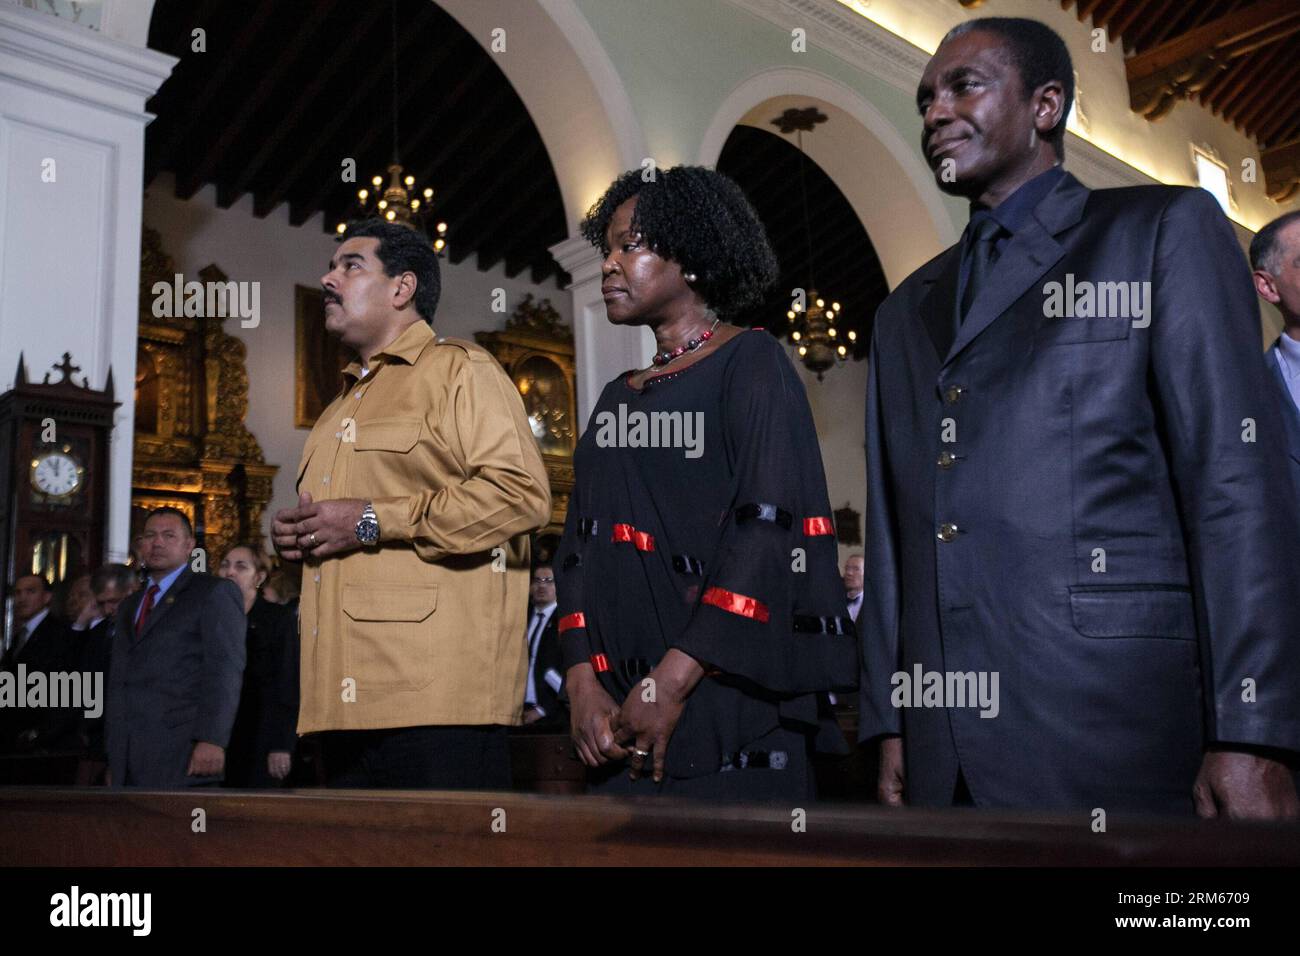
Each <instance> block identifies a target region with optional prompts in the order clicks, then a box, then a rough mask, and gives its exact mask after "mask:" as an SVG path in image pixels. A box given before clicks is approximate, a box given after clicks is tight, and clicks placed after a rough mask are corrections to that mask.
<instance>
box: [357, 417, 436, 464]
mask: <svg viewBox="0 0 1300 956" xmlns="http://www.w3.org/2000/svg"><path fill="white" fill-rule="evenodd" d="M423 424H424V423H423V422H421V421H420V419H418V418H376V419H372V420H371V421H368V422H357V423H356V424H355V428H356V441H355V442H354V445H355V447H356V450H357V451H367V452H385V451H386V452H391V453H393V454H397V455H405V454H406V453H407V452H408V451H410V450H411V449H412V448H414V447H415V443H416V442H417V441H419V440H420V428H421V426H422V425H423Z"/></svg>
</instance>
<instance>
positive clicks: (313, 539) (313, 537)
mask: <svg viewBox="0 0 1300 956" xmlns="http://www.w3.org/2000/svg"><path fill="white" fill-rule="evenodd" d="M307 540H308V541H310V542H311V543H312V544H315V543H316V532H315V531H313V532H312V533H311V534H309V535H307Z"/></svg>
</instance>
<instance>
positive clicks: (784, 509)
mask: <svg viewBox="0 0 1300 956" xmlns="http://www.w3.org/2000/svg"><path fill="white" fill-rule="evenodd" d="M582 230H583V233H584V235H585V236H586V237H587V239H589V240H590V241H591V242H592V244H593V245H596V246H598V247H599V248H600V249H601V250H602V252H604V253H605V262H604V266H603V277H604V278H603V283H602V291H603V293H604V299H605V309H606V312H607V314H608V317H609V320H610V321H611V322H614V323H616V324H619V325H648V326H649V327H650V328H651V329H652V330H653V331H654V334H655V340H656V343H657V348H658V352H657V354H656V355H655V360H654V365H653V366H652V367H651V368H648V369H642V370H640V371H630V372H627V373H625V374H623V375H620V376H619V377H618V378H616V379H615V380H614V381H612V382H610V383H609V384H608V385H606V386H605V389H604V391H603V392H602V394H601V397H600V400H599V402H598V403H597V405H596V408H595V409H594V410H593V413H592V417H591V419H590V421H589V423H588V425H587V429H586V431H585V432H584V433H583V436H582V440H581V441H580V442H579V444H578V449H577V452H576V454H575V457H574V465H575V470H576V475H575V479H576V480H575V486H574V490H573V493H572V496H571V497H570V500H569V510H568V517H567V519H566V522H565V529H564V537H563V539H562V541H561V543H560V548H559V552H558V554H557V569H558V573H557V575H556V578H557V586H558V589H559V608H558V609H557V611H556V613H557V614H558V615H559V616H560V622H559V631H560V643H561V649H562V652H563V655H564V667H565V675H566V683H567V688H568V694H569V698H570V703H571V714H572V723H571V727H572V735H573V739H574V742H575V744H576V745H577V749H578V752H579V755H580V756H581V757H582V759H583V761H584V762H585V763H586V764H587V765H588V766H589V767H591V768H592V771H591V772H590V782H591V789H592V790H594V791H596V792H601V793H666V794H676V795H682V796H696V797H705V798H710V799H730V800H760V799H785V798H790V799H806V798H808V797H810V796H811V795H812V792H811V791H812V772H811V763H810V759H809V751H810V749H811V742H812V740H813V739H814V738H815V735H816V731H817V727H818V720H819V718H818V707H817V695H818V694H819V693H821V692H824V691H828V690H846V689H849V688H852V687H853V686H854V685H855V684H856V683H857V675H858V670H857V650H856V647H857V645H856V643H855V640H854V638H853V624H852V621H851V620H850V618H849V616H848V610H847V607H846V601H845V593H844V585H843V583H842V581H841V579H840V576H839V572H838V568H837V550H836V544H835V535H834V530H833V528H832V525H831V512H830V505H829V502H828V500H827V493H826V478H825V474H824V472H823V469H822V460H821V451H820V449H819V447H818V444H817V433H816V431H815V429H814V426H813V420H812V415H811V413H810V411H809V408H808V401H807V397H806V395H805V393H804V389H803V385H802V383H801V382H800V381H799V378H798V376H797V375H796V374H795V371H794V368H793V367H792V366H791V364H790V361H789V359H788V358H787V356H786V354H785V351H784V350H783V349H782V347H781V345H780V344H779V343H778V342H777V341H776V340H775V339H774V338H773V337H772V336H771V335H769V334H768V333H767V332H764V331H762V330H757V329H755V330H745V329H743V328H741V327H739V326H736V325H731V324H726V323H724V322H723V321H722V320H723V319H724V318H729V317H732V316H736V315H739V314H741V313H743V312H744V311H745V310H746V309H749V308H752V307H753V306H756V305H757V304H759V302H760V301H761V300H762V296H763V293H764V291H765V290H766V289H767V288H768V287H770V286H771V285H772V283H773V282H774V281H775V279H776V276H777V268H776V260H775V257H774V256H773V254H772V250H771V248H770V246H769V245H768V242H767V237H766V234H765V232H764V230H763V226H762V224H761V223H760V222H759V220H758V218H757V216H756V215H755V213H754V210H753V208H752V207H751V206H750V204H749V202H748V201H747V200H746V199H745V196H744V194H743V193H742V192H741V191H740V188H739V187H738V186H736V184H735V183H734V182H732V181H731V180H730V179H728V178H727V177H725V176H723V175H721V174H719V173H716V172H714V171H712V170H708V169H704V168H702V167H676V168H673V169H668V170H659V171H657V172H656V175H655V178H654V179H653V180H652V181H650V182H645V181H643V179H642V174H641V170H634V171H632V172H629V173H626V174H625V175H623V176H622V177H621V178H619V179H618V180H617V181H615V182H614V184H613V185H612V186H611V187H610V189H609V190H608V192H606V193H605V195H604V197H603V198H602V199H601V200H600V201H599V202H598V203H597V204H596V205H595V206H593V207H592V209H591V211H590V213H588V216H587V218H586V219H585V220H584V221H583V224H582Z"/></svg>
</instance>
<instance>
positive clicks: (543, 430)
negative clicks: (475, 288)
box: [474, 294, 578, 535]
mask: <svg viewBox="0 0 1300 956" xmlns="http://www.w3.org/2000/svg"><path fill="white" fill-rule="evenodd" d="M474 339H475V341H477V342H478V343H479V345H481V346H483V347H484V348H485V349H487V350H488V351H489V352H491V353H492V354H493V355H494V356H495V357H496V360H497V361H498V362H500V363H501V366H502V368H504V369H505V370H506V374H507V375H509V376H510V380H511V381H513V382H514V383H515V387H516V388H517V389H519V393H520V396H521V397H522V398H523V401H524V408H525V409H526V410H527V412H528V418H529V424H530V425H531V426H532V428H533V432H534V435H535V436H536V437H537V440H538V445H539V448H540V449H541V452H542V461H543V462H545V464H546V476H547V478H548V480H549V482H550V486H551V521H550V523H549V524H548V525H547V526H546V527H544V528H542V529H541V530H540V531H539V532H538V533H539V534H542V535H546V534H560V533H561V532H562V531H563V530H564V516H565V513H566V512H567V510H568V507H569V492H570V491H572V490H573V448H574V445H575V444H576V443H577V428H576V425H577V420H578V402H577V384H576V383H577V369H576V363H575V361H574V350H573V333H572V331H571V330H570V329H569V328H568V327H567V326H565V325H563V324H561V322H560V317H559V313H557V312H556V311H555V309H554V308H553V307H552V306H551V303H550V301H549V300H547V299H543V300H542V301H541V302H534V301H533V297H532V295H531V294H529V295H526V296H524V300H523V302H521V303H520V305H519V307H518V308H517V309H515V311H514V314H513V315H512V316H511V317H510V319H509V320H508V321H507V323H506V329H505V331H503V332H475V333H474Z"/></svg>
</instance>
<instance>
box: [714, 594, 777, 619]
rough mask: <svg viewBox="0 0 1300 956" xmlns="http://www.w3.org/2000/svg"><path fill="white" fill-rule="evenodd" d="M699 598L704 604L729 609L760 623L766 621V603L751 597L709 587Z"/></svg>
mask: <svg viewBox="0 0 1300 956" xmlns="http://www.w3.org/2000/svg"><path fill="white" fill-rule="evenodd" d="M700 600H701V601H702V602H703V603H705V604H712V605H713V606H714V607H720V608H722V610H724V611H730V612H731V613H732V614H739V615H740V616H741V617H747V618H751V619H752V620H755V621H758V622H760V623H762V624H766V623H767V619H768V610H767V605H766V604H764V603H763V602H762V601H759V600H756V599H754V598H752V597H745V595H743V594H737V593H736V592H735V591H727V590H725V589H723V588H709V589H708V590H707V591H705V592H704V597H702V598H700Z"/></svg>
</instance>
